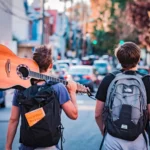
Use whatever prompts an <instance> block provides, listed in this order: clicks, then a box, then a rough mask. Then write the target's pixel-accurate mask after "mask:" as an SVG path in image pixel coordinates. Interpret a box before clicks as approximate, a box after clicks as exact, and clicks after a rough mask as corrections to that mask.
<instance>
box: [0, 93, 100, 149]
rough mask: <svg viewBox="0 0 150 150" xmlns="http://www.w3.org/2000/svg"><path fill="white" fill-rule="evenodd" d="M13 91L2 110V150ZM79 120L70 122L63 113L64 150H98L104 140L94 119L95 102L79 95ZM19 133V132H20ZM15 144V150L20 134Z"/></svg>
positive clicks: (0, 142)
mask: <svg viewBox="0 0 150 150" xmlns="http://www.w3.org/2000/svg"><path fill="white" fill-rule="evenodd" d="M12 93H13V92H12V91H8V92H7V98H6V99H7V103H6V105H7V107H6V108H5V109H0V150H4V149H5V142H6V134H7V127H8V120H9V117H10V111H11V101H12V96H13V94H12ZM77 100H78V106H79V118H78V119H77V120H75V121H74V120H70V119H69V118H67V116H66V115H65V114H64V113H62V124H63V126H64V128H65V129H64V138H65V143H64V144H63V146H64V150H98V149H99V145H100V142H101V139H102V136H101V135H100V132H99V129H98V127H97V125H96V123H95V119H94V109H95V101H94V100H92V99H90V98H89V97H88V96H86V95H78V96H77ZM18 131H19V130H18ZM18 131H17V134H16V137H15V140H14V142H13V149H12V150H17V149H18V147H19V143H18V141H19V132H18Z"/></svg>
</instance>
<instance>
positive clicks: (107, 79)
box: [96, 71, 150, 104]
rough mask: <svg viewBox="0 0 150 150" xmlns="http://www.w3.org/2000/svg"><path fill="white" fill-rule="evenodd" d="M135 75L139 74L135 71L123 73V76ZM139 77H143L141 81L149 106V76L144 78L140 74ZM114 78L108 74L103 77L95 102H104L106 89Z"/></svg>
mask: <svg viewBox="0 0 150 150" xmlns="http://www.w3.org/2000/svg"><path fill="white" fill-rule="evenodd" d="M135 73H138V74H140V73H139V72H135V71H126V72H125V74H129V75H135ZM140 75H142V76H143V78H142V80H143V83H144V85H145V88H146V94H147V104H150V76H144V74H140ZM114 78H115V76H114V75H113V74H108V75H106V76H105V77H104V79H103V80H102V82H101V84H100V86H99V88H98V91H97V93H96V99H97V100H100V101H102V102H105V101H106V97H107V90H108V87H109V85H110V83H111V82H112V80H113V79H114Z"/></svg>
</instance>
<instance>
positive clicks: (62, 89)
mask: <svg viewBox="0 0 150 150" xmlns="http://www.w3.org/2000/svg"><path fill="white" fill-rule="evenodd" d="M33 60H34V61H35V62H36V63H37V64H38V66H39V69H40V73H42V74H49V69H52V65H53V63H52V49H51V48H50V47H47V46H44V45H43V46H40V47H37V48H36V49H35V51H34V53H33ZM77 86H78V84H76V83H75V82H74V81H68V84H67V86H64V85H63V84H62V83H53V82H51V81H46V82H45V81H41V80H40V81H39V80H33V86H31V87H29V88H28V89H24V90H16V92H15V94H14V98H13V102H12V109H11V115H10V120H9V125H8V132H7V141H6V146H5V147H6V150H12V144H13V140H14V137H15V135H16V131H17V127H18V123H19V119H20V116H21V127H20V143H21V144H20V147H19V150H34V149H35V150H57V149H59V148H58V141H59V139H60V138H62V128H63V127H62V125H61V117H60V115H61V111H62V110H63V111H64V112H65V114H66V115H67V116H68V117H69V118H70V119H73V120H76V119H77V118H78V108H77V103H76V91H77ZM43 110H44V111H43ZM37 114H38V115H37ZM33 117H35V118H34V119H35V120H33Z"/></svg>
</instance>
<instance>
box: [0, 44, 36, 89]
mask: <svg viewBox="0 0 150 150" xmlns="http://www.w3.org/2000/svg"><path fill="white" fill-rule="evenodd" d="M30 71H34V72H38V73H39V67H38V65H37V64H36V62H35V61H33V60H32V59H27V58H20V57H17V56H16V55H15V54H14V53H13V52H12V51H11V50H10V49H8V48H7V47H5V46H4V45H1V44H0V89H9V88H14V87H16V86H18V87H19V86H21V87H24V88H28V87H30V86H31V77H30V76H29V73H30Z"/></svg>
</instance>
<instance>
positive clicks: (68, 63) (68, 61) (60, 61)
mask: <svg viewBox="0 0 150 150" xmlns="http://www.w3.org/2000/svg"><path fill="white" fill-rule="evenodd" d="M57 64H67V65H68V66H69V67H70V66H71V65H72V64H71V59H66V60H58V61H57Z"/></svg>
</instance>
